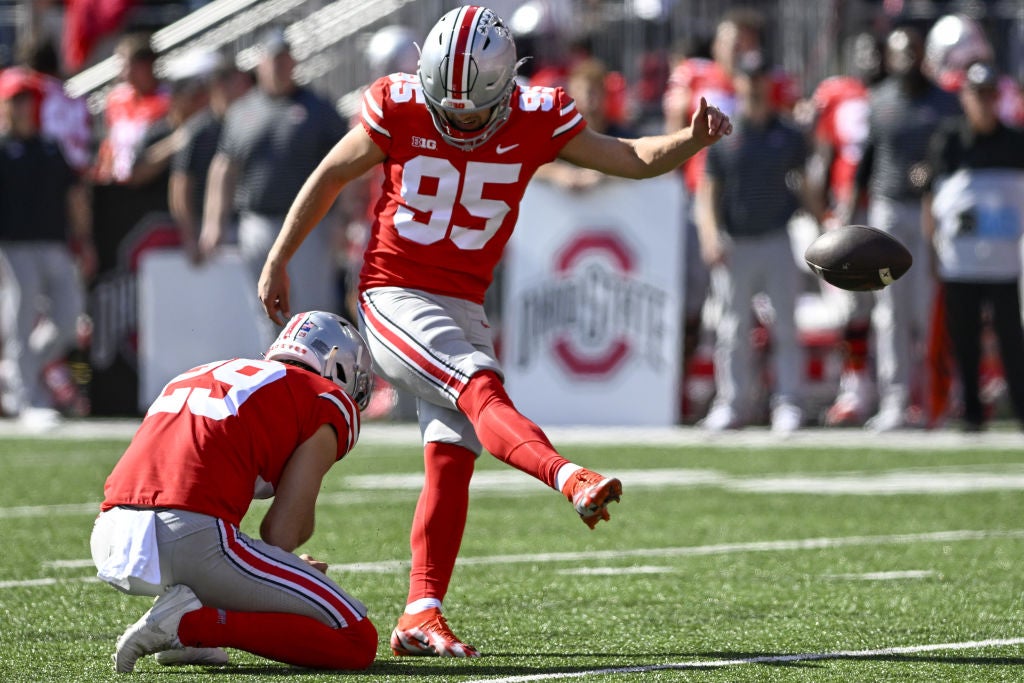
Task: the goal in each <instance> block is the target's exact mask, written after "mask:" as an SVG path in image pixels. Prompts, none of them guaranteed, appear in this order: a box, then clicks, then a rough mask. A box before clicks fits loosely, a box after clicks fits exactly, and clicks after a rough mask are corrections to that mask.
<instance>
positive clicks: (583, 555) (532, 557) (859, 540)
mask: <svg viewBox="0 0 1024 683" xmlns="http://www.w3.org/2000/svg"><path fill="white" fill-rule="evenodd" d="M986 539H1011V540H1015V539H1024V529H1007V530H998V531H985V530H972V529H961V530H956V531H934V532H930V533H921V534H889V535H882V536H840V537H836V538H827V537H826V538H802V539H790V540H781V541H752V542H749V543H719V544H715V545H696V546H682V547H675V548H636V549H632V550H604V551H602V552H601V555H600V560H601V561H602V562H605V561H608V560H622V559H631V558H640V559H645V560H646V559H650V558H662V557H704V556H710V555H730V554H737V553H763V552H783V551H793V550H827V549H832V548H847V547H856V546H872V545H906V544H909V543H956V542H965V541H980V540H986ZM594 560H595V556H594V553H593V552H592V551H585V552H562V553H530V554H523V555H484V556H479V557H463V558H460V559H459V565H460V566H463V567H466V566H489V565H496V564H500V565H509V564H546V563H555V562H587V563H590V564H593V562H594ZM43 566H44V567H48V568H58V569H64V568H84V567H91V566H92V562H91V561H90V560H77V559H76V560H49V561H46V562H43ZM408 568H409V561H408V560H383V561H380V562H353V563H349V564H333V565H331V567H330V570H329V571H330V572H331V573H345V572H348V573H352V572H359V573H367V574H386V573H392V572H398V571H407V570H408ZM629 569H630V568H629V567H626V568H618V569H615V568H613V571H615V572H618V573H624V572H628V571H629ZM652 569H660V568H656V567H655V568H652V567H650V566H648V567H645V568H644V569H643V571H647V570H652ZM591 571H594V572H597V571H602V569H600V568H599V569H595V570H591ZM915 571H919V570H915ZM855 576H860V577H862V576H864V575H855ZM829 578H835V577H829ZM904 578H910V577H909V576H906V577H904ZM83 580H86V579H83V578H80V577H79V578H67V579H65V578H56V577H48V578H42V579H27V580H24V581H6V582H0V588H13V587H18V586H36V585H40V586H41V585H52V584H55V583H58V582H60V581H83Z"/></svg>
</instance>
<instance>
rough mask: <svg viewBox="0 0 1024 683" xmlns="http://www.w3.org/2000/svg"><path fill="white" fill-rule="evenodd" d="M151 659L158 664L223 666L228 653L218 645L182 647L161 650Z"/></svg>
mask: <svg viewBox="0 0 1024 683" xmlns="http://www.w3.org/2000/svg"><path fill="white" fill-rule="evenodd" d="M153 659H155V660H156V663H157V664H159V665H160V666H185V665H188V664H193V665H196V666H224V665H225V664H227V663H228V653H227V652H225V651H224V649H223V648H220V647H183V648H181V649H175V650H161V651H160V652H157V653H156V654H155V655H154V656H153Z"/></svg>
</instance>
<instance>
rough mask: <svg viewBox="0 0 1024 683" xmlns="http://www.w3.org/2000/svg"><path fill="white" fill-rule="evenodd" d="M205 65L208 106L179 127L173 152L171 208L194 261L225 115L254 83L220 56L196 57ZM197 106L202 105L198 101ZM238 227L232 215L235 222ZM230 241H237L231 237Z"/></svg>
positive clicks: (202, 71) (202, 75)
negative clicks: (211, 168) (214, 158)
mask: <svg viewBox="0 0 1024 683" xmlns="http://www.w3.org/2000/svg"><path fill="white" fill-rule="evenodd" d="M197 58H198V59H201V60H203V61H204V62H206V64H205V66H204V68H201V69H200V73H199V74H196V77H198V78H201V79H202V82H203V83H204V84H205V91H206V92H205V100H206V103H205V105H203V106H201V108H199V109H197V110H194V112H193V113H192V114H191V115H190V116H189V117H188V119H187V120H186V121H184V122H183V124H182V125H179V126H177V127H176V131H175V133H176V137H177V141H176V143H175V145H174V146H173V149H172V150H171V152H172V156H171V158H170V161H169V165H170V177H169V179H168V188H167V191H168V197H167V201H168V205H169V207H170V210H171V216H172V217H173V218H174V222H175V224H176V225H177V226H178V230H179V234H180V235H181V241H182V248H183V249H184V250H185V253H186V255H187V256H188V258H189V260H191V261H192V263H196V264H197V263H200V262H201V261H202V258H201V254H200V252H199V231H200V229H201V226H202V216H203V205H204V199H205V197H206V182H207V178H208V176H209V170H210V164H211V162H212V161H213V157H214V154H216V151H217V143H218V141H219V140H220V131H221V127H222V125H223V122H224V115H225V113H226V112H227V109H228V107H229V106H230V105H231V103H232V102H234V101H235V100H236V99H238V98H239V97H241V96H242V95H244V94H245V93H246V92H248V90H249V88H250V87H251V86H252V79H251V78H250V77H249V75H248V74H245V73H243V72H241V71H240V70H239V69H238V68H237V67H235V65H234V64H233V63H229V62H228V61H227V60H225V59H224V58H223V57H221V56H220V55H218V54H216V53H206V54H204V55H197ZM196 104H197V105H198V104H201V100H197V101H196ZM231 222H232V223H234V217H232V220H231ZM225 241H226V242H233V241H234V239H231V238H227V239H226V240H225Z"/></svg>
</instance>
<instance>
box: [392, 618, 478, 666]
mask: <svg viewBox="0 0 1024 683" xmlns="http://www.w3.org/2000/svg"><path fill="white" fill-rule="evenodd" d="M391 652H393V653H394V655H395V656H396V657H479V656H480V653H479V652H478V651H477V649H476V648H475V647H473V646H472V645H469V644H468V643H464V642H462V641H461V640H459V639H458V638H457V637H456V636H455V634H454V633H452V630H451V628H450V627H449V626H448V622H447V621H445V618H444V615H443V614H441V610H439V609H437V608H436V607H431V608H429V609H426V610H424V611H422V612H417V613H416V614H403V615H402V616H401V617H400V618H399V619H398V626H396V627H395V630H394V631H392V632H391Z"/></svg>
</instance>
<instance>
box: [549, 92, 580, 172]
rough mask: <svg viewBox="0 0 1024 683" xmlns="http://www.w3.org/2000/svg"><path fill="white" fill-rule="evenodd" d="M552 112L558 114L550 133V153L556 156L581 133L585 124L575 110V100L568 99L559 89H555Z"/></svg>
mask: <svg viewBox="0 0 1024 683" xmlns="http://www.w3.org/2000/svg"><path fill="white" fill-rule="evenodd" d="M554 110H555V111H556V112H558V118H557V120H556V121H555V127H554V130H553V131H552V133H551V140H552V141H553V143H554V149H553V150H552V152H553V154H554V156H558V152H560V151H561V150H562V148H563V147H565V146H566V145H567V144H569V141H570V140H572V139H573V138H574V137H576V136H577V135H579V134H580V133H582V132H583V129H584V128H586V127H587V122H586V120H585V119H584V118H583V114H581V113H580V112H579V109H577V108H576V100H574V99H573V98H571V97H569V95H568V93H566V92H565V91H564V90H562V89H561V88H555V106H554Z"/></svg>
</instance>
